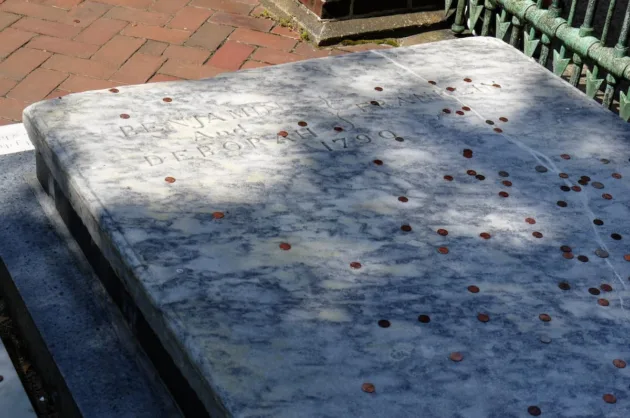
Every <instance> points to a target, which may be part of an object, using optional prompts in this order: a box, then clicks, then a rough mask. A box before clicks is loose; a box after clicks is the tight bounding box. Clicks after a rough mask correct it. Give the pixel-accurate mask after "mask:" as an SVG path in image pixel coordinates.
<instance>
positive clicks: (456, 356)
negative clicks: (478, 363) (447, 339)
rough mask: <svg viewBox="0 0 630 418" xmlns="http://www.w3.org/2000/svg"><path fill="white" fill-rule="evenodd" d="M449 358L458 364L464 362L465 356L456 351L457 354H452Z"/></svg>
mask: <svg viewBox="0 0 630 418" xmlns="http://www.w3.org/2000/svg"><path fill="white" fill-rule="evenodd" d="M448 357H449V358H450V359H451V360H453V361H456V362H458V361H462V360H463V359H464V355H463V354H462V353H459V352H457V351H456V352H454V353H451V355H450V356H448Z"/></svg>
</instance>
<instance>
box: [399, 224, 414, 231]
mask: <svg viewBox="0 0 630 418" xmlns="http://www.w3.org/2000/svg"><path fill="white" fill-rule="evenodd" d="M400 229H401V230H403V231H405V232H411V225H403V226H401V227H400Z"/></svg>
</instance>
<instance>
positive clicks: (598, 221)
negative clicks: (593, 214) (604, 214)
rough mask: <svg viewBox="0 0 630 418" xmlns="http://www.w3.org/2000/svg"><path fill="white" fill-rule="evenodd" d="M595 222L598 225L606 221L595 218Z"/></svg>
mask: <svg viewBox="0 0 630 418" xmlns="http://www.w3.org/2000/svg"><path fill="white" fill-rule="evenodd" d="M593 223H594V224H595V225H598V226H602V225H604V221H602V220H601V219H593Z"/></svg>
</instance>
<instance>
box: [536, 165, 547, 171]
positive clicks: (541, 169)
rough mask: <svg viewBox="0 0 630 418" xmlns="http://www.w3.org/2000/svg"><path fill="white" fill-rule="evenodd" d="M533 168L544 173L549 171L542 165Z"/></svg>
mask: <svg viewBox="0 0 630 418" xmlns="http://www.w3.org/2000/svg"><path fill="white" fill-rule="evenodd" d="M535 170H536V171H538V172H539V173H546V172H547V171H549V170H548V169H547V167H545V166H544V165H537V166H536V167H535Z"/></svg>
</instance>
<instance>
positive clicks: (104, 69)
mask: <svg viewBox="0 0 630 418" xmlns="http://www.w3.org/2000/svg"><path fill="white" fill-rule="evenodd" d="M263 11H264V9H263V8H262V6H260V4H259V1H258V0H87V1H84V0H30V1H27V0H0V125H5V124H8V123H15V122H18V121H20V120H21V118H22V110H23V109H24V107H26V106H28V105H29V104H31V103H34V102H37V101H40V100H45V99H50V98H53V97H60V96H64V95H66V94H70V93H78V92H82V91H87V90H97V89H106V88H111V87H115V86H121V85H125V84H140V83H155V82H166V81H176V80H182V79H199V78H207V77H213V76H215V75H217V74H220V73H223V72H229V71H235V70H245V69H251V68H260V67H266V66H268V65H274V64H282V63H287V62H293V61H298V60H303V59H309V58H317V57H325V56H330V55H338V54H342V53H349V52H352V51H356V50H365V49H370V48H376V47H379V46H377V45H361V46H357V47H332V48H316V47H314V46H312V45H310V44H308V43H306V42H304V41H301V40H300V35H299V33H298V32H296V31H295V30H292V29H290V28H287V27H283V26H281V25H279V24H278V22H276V21H275V20H272V19H268V18H265V17H263V16H262V13H263Z"/></svg>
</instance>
